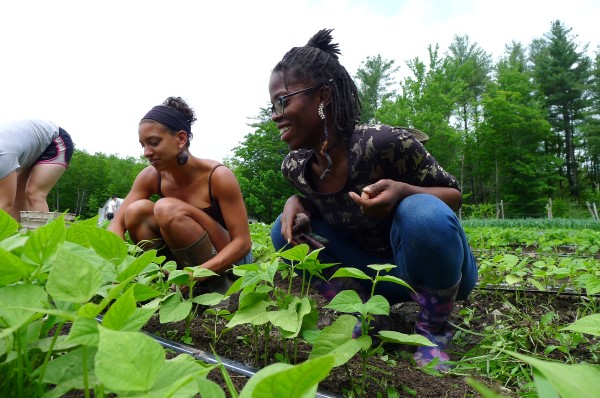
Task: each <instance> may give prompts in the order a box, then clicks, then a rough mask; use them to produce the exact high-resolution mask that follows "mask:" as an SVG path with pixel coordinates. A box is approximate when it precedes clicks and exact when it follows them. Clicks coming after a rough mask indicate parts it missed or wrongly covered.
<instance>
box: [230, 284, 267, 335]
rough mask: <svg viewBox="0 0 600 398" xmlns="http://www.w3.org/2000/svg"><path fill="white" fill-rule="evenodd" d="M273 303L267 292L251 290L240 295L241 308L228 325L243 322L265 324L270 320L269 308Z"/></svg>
mask: <svg viewBox="0 0 600 398" xmlns="http://www.w3.org/2000/svg"><path fill="white" fill-rule="evenodd" d="M272 305H273V302H272V301H271V300H270V299H269V298H268V296H267V295H266V294H263V293H260V294H259V293H254V292H250V293H248V294H246V295H244V296H243V297H240V305H239V308H238V310H237V311H236V313H235V315H234V316H233V318H231V320H230V321H229V322H228V323H227V325H226V327H228V328H232V327H234V326H237V325H243V324H251V325H263V324H265V323H267V322H269V315H268V311H267V308H269V307H271V306H272Z"/></svg>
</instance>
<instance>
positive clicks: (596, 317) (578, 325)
mask: <svg viewBox="0 0 600 398" xmlns="http://www.w3.org/2000/svg"><path fill="white" fill-rule="evenodd" d="M561 330H572V331H573V332H579V333H586V334H591V335H592V336H598V337H600V314H593V315H588V316H585V317H583V318H580V319H578V320H576V321H575V322H573V323H572V324H570V325H569V326H566V327H564V328H562V329H561Z"/></svg>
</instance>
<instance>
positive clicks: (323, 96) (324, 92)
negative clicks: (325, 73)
mask: <svg viewBox="0 0 600 398" xmlns="http://www.w3.org/2000/svg"><path fill="white" fill-rule="evenodd" d="M319 102H322V103H323V104H325V106H326V107H327V106H329V104H330V103H331V89H330V88H329V87H328V86H324V87H321V89H320V90H319Z"/></svg>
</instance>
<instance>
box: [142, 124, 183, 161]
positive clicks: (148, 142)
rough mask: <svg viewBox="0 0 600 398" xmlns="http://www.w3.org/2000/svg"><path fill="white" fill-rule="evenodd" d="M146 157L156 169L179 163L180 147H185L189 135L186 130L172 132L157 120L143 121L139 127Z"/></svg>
mask: <svg viewBox="0 0 600 398" xmlns="http://www.w3.org/2000/svg"><path fill="white" fill-rule="evenodd" d="M138 135H139V139H140V144H141V145H142V148H143V150H144V157H145V158H146V159H148V161H149V162H150V164H151V165H152V166H154V168H155V169H157V170H159V171H162V170H166V169H168V168H170V167H173V166H174V165H177V155H178V154H179V151H180V148H185V144H186V142H187V135H186V133H185V132H184V131H179V132H178V133H177V134H175V135H174V134H172V133H171V132H170V131H169V130H168V129H167V128H166V127H165V126H163V125H162V124H160V123H157V122H142V123H140V125H139V127H138Z"/></svg>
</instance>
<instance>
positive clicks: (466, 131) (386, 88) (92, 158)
mask: <svg viewBox="0 0 600 398" xmlns="http://www.w3.org/2000/svg"><path fill="white" fill-rule="evenodd" d="M576 38H577V36H576V34H575V33H574V32H573V28H570V27H567V26H565V25H564V24H563V23H562V22H561V21H558V20H557V21H554V22H552V23H551V26H550V30H549V31H548V32H546V33H545V34H544V35H543V37H542V38H540V39H535V40H533V41H532V42H531V43H528V44H527V45H524V44H522V43H518V42H512V43H507V44H506V50H505V53H504V54H503V55H502V56H501V57H500V58H499V59H498V60H493V59H492V57H491V56H490V55H489V53H487V52H486V51H485V49H483V48H481V47H480V46H479V45H478V44H477V43H476V42H473V41H472V40H471V38H470V37H469V36H458V35H457V36H455V37H454V40H453V41H452V43H451V44H450V46H449V47H448V48H447V49H446V50H441V49H440V48H439V46H438V45H436V46H429V47H428V54H429V56H428V59H419V58H418V57H415V58H413V59H410V60H409V61H407V62H406V64H407V66H408V68H409V70H410V73H409V74H408V76H407V77H405V78H403V79H402V81H400V82H396V81H395V79H394V77H393V76H394V73H395V72H396V71H397V68H398V66H397V63H396V60H389V59H384V58H382V57H381V55H379V54H377V55H370V56H367V57H366V59H365V60H364V61H363V62H362V63H361V66H360V67H359V68H358V70H357V71H356V73H355V74H354V76H353V77H354V79H355V82H356V84H357V86H358V88H359V95H360V98H361V101H362V105H363V114H362V118H361V122H362V123H381V124H389V125H394V126H405V127H412V128H416V129H419V130H422V131H424V132H425V133H427V134H428V135H429V137H430V139H429V141H428V142H427V144H426V148H427V149H428V150H429V152H430V153H431V154H432V155H433V156H434V157H435V158H436V159H437V160H438V162H439V163H440V164H441V165H442V166H443V167H444V169H446V170H447V171H448V172H450V173H451V174H453V175H454V176H456V177H457V178H458V180H459V182H460V184H461V187H462V192H463V209H462V210H461V216H463V217H469V218H483V217H497V216H499V215H500V212H502V214H503V216H505V217H507V218H511V217H512V218H516V217H519V218H529V217H545V216H547V214H548V208H547V205H548V203H549V202H550V200H551V203H552V214H553V215H554V217H568V218H581V217H589V216H590V215H589V213H588V210H587V209H586V203H598V202H600V46H598V47H597V48H596V50H595V51H594V52H593V56H590V55H589V52H588V46H589V43H588V44H578V43H577V41H576ZM253 120H254V122H252V123H250V124H249V127H251V128H252V129H253V131H252V132H251V133H249V134H247V135H246V136H245V137H244V140H243V141H242V142H240V144H239V146H237V147H236V148H234V149H233V156H231V157H229V158H227V159H225V163H226V164H227V165H228V166H229V167H230V168H231V169H232V170H233V171H234V173H235V175H236V176H237V178H238V180H239V182H240V186H241V189H242V193H243V195H244V200H245V202H246V206H247V209H248V213H249V216H250V217H251V218H252V219H253V220H256V221H261V222H265V223H271V222H272V221H273V220H274V219H275V218H276V216H277V215H278V214H279V213H280V212H281V209H282V208H283V204H284V203H285V200H286V199H287V197H289V196H290V195H291V194H293V193H294V190H293V188H292V186H291V185H290V184H289V183H288V182H287V181H285V180H284V178H283V176H282V175H281V172H280V167H281V162H282V160H283V157H284V156H285V154H286V153H287V146H286V144H285V143H283V142H282V141H280V139H279V131H278V130H277V128H276V126H275V124H274V123H273V122H272V121H271V120H270V115H269V113H268V110H267V109H266V108H264V109H260V110H258V113H257V115H256V116H255V117H254V119H253ZM75 141H76V140H75ZM192 150H193V147H192ZM147 165H148V163H147V161H146V160H145V159H144V158H143V157H140V158H133V157H126V158H120V157H118V156H116V155H107V154H104V153H95V154H89V153H87V152H86V151H82V150H78V149H76V150H75V153H74V155H73V159H72V161H71V165H70V167H69V170H68V171H67V173H65V175H64V176H63V177H62V178H61V180H60V181H59V183H58V184H57V185H56V186H55V188H54V189H53V191H52V192H51V193H50V195H49V197H48V202H49V205H50V209H52V210H56V211H68V212H71V213H75V214H77V215H80V216H81V217H83V218H90V217H93V216H95V215H96V214H97V213H98V209H99V208H100V207H102V206H103V205H104V203H105V202H106V200H107V199H108V198H109V197H110V196H111V195H113V194H115V195H117V196H119V197H125V196H126V195H127V192H128V191H129V189H130V187H131V185H132V183H133V180H134V179H135V177H136V175H137V174H138V173H139V172H140V171H141V170H142V169H143V168H144V167H146V166H147Z"/></svg>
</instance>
